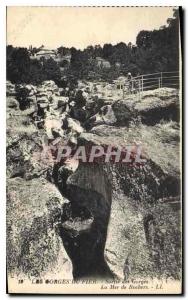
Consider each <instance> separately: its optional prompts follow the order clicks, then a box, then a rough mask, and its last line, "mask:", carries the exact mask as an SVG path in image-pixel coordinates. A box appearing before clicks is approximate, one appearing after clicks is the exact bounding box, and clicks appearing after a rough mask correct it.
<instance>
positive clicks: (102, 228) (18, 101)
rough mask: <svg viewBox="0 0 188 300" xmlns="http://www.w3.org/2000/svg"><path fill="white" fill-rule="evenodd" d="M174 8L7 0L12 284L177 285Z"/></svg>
mask: <svg viewBox="0 0 188 300" xmlns="http://www.w3.org/2000/svg"><path fill="white" fill-rule="evenodd" d="M181 17H182V7H178V6H177V7H174V6H160V7H159V6H158V7H157V6H140V7H139V6H137V7H136V6H135V7H133V6H124V7H122V6H121V7H120V6H119V7H118V6H117V7H115V6H111V7H110V6H108V7H107V6H106V7H104V6H103V7H102V6H101V7H94V6H93V7H91V6H90V7H86V6H85V7H84V6H82V7H81V6H78V7H76V6H72V7H68V6H7V8H6V171H7V175H6V176H7V181H6V187H7V199H6V255H7V263H6V268H7V293H9V294H69V295H73V294H77V295H79V294H88V295H89V294H96V295H100V294H101V295H107V294H112V295H126V294H127V295H141V294H142V295H143V294H144V295H148V294H151V295H155V294H159V295H168V294H179V295H180V294H182V282H183V279H182V275H183V274H182V105H183V97H182V18H181Z"/></svg>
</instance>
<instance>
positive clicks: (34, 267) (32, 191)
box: [7, 178, 72, 279]
mask: <svg viewBox="0 0 188 300" xmlns="http://www.w3.org/2000/svg"><path fill="white" fill-rule="evenodd" d="M65 203H67V200H66V199H64V198H63V197H62V196H61V194H60V193H59V192H58V190H57V189H56V187H55V186H54V185H52V184H50V183H49V182H47V181H46V180H44V179H33V180H29V181H25V180H24V179H22V178H14V179H10V180H9V181H8V191H7V262H8V265H7V267H8V271H9V275H10V274H12V275H15V274H16V275H17V276H20V277H22V278H28V277H29V278H32V276H34V277H45V276H48V278H49V277H50V276H52V277H53V278H54V277H55V278H56V279H58V278H59V279H61V278H67V279H68V278H69V279H71V278H72V264H71V261H70V259H69V257H68V255H67V253H66V251H65V249H64V247H63V243H62V241H61V239H60V237H59V235H58V224H59V222H60V220H61V214H62V210H63V205H64V204H65Z"/></svg>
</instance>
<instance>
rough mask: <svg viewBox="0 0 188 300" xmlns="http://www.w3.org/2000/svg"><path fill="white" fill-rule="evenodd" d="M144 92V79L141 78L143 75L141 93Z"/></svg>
mask: <svg viewBox="0 0 188 300" xmlns="http://www.w3.org/2000/svg"><path fill="white" fill-rule="evenodd" d="M143 90H144V78H143V75H142V92H143Z"/></svg>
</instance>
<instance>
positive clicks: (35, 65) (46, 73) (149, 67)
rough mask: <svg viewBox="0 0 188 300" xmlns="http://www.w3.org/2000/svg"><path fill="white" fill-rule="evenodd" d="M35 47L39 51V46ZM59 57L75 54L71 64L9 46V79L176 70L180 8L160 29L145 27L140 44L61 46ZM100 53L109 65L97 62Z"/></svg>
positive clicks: (109, 77) (109, 76)
mask: <svg viewBox="0 0 188 300" xmlns="http://www.w3.org/2000/svg"><path fill="white" fill-rule="evenodd" d="M33 51H37V49H36V48H34V49H33ZM57 51H58V55H59V57H61V56H63V55H66V53H70V54H71V61H70V64H65V63H64V62H63V61H61V60H59V61H56V60H54V59H53V58H50V59H44V58H43V59H42V58H41V59H40V60H37V59H31V58H30V54H29V51H28V49H27V48H15V47H13V46H11V45H9V46H7V79H8V80H10V81H11V82H13V83H21V82H25V83H33V84H38V83H40V82H42V81H43V80H54V81H55V82H56V83H57V84H58V85H59V86H61V85H62V84H63V81H62V77H63V76H71V77H75V78H82V79H100V78H101V79H105V80H112V79H114V78H117V77H118V76H119V75H124V74H127V72H131V73H132V74H133V75H137V74H139V73H140V74H145V73H153V72H161V71H174V70H178V69H179V10H177V9H174V14H173V18H170V19H168V20H167V25H166V26H162V27H161V28H160V29H159V30H153V31H146V30H142V31H140V32H139V33H138V35H137V38H136V45H132V44H131V43H128V44H125V43H124V42H121V43H118V44H117V45H114V46H113V45H111V44H105V45H104V46H103V47H101V46H100V45H96V46H88V47H87V48H86V49H84V50H82V51H81V50H77V49H75V48H74V47H72V48H70V49H69V48H66V47H63V46H62V47H60V48H58V49H57ZM96 57H101V58H102V59H104V60H105V61H108V62H109V63H110V67H109V68H103V67H101V66H98V65H97V64H96Z"/></svg>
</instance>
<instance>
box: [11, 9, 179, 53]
mask: <svg viewBox="0 0 188 300" xmlns="http://www.w3.org/2000/svg"><path fill="white" fill-rule="evenodd" d="M172 14H173V7H123V8H122V7H105V8H103V7H96V8H95V7H44V6H43V7H37V6H33V7H31V6H30V7H29V6H27V7H23V6H22V7H18V6H17V7H14V6H9V7H8V8H7V44H9V45H14V46H24V47H28V46H29V45H33V46H41V45H42V44H43V45H45V46H46V47H49V48H57V47H59V46H61V45H63V46H67V47H72V46H74V47H76V48H80V49H83V48H84V47H87V46H88V45H96V44H101V45H103V44H104V43H112V44H116V43H118V42H125V43H128V42H132V43H135V41H136V36H137V34H138V32H139V31H140V30H152V29H158V28H159V27H160V26H162V25H165V24H166V20H167V18H169V17H172Z"/></svg>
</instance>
